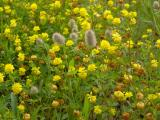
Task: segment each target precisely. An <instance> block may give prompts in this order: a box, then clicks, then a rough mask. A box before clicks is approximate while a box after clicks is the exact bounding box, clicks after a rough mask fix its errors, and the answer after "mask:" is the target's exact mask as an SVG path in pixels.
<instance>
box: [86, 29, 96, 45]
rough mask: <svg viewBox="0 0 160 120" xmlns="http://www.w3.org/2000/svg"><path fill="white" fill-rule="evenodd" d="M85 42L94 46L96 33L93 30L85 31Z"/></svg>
mask: <svg viewBox="0 0 160 120" xmlns="http://www.w3.org/2000/svg"><path fill="white" fill-rule="evenodd" d="M85 43H86V44H87V45H88V46H91V47H96V44H97V40H96V35H95V33H94V31H93V30H88V31H86V33H85Z"/></svg>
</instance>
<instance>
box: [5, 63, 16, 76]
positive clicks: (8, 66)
mask: <svg viewBox="0 0 160 120" xmlns="http://www.w3.org/2000/svg"><path fill="white" fill-rule="evenodd" d="M13 70H14V66H13V65H12V64H6V65H5V68H4V71H5V73H7V74H8V73H13Z"/></svg>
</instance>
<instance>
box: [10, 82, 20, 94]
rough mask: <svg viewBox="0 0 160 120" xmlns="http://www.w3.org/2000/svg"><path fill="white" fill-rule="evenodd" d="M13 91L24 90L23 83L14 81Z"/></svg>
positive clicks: (16, 92)
mask: <svg viewBox="0 0 160 120" xmlns="http://www.w3.org/2000/svg"><path fill="white" fill-rule="evenodd" d="M12 91H13V93H14V94H19V93H20V92H21V91H22V85H21V84H20V83H14V84H13V85H12Z"/></svg>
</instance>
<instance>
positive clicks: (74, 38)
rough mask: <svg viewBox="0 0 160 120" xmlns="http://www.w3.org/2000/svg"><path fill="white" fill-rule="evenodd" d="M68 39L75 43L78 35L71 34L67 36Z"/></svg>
mask: <svg viewBox="0 0 160 120" xmlns="http://www.w3.org/2000/svg"><path fill="white" fill-rule="evenodd" d="M69 37H70V38H71V39H72V40H73V41H74V42H77V40H78V34H77V33H75V32H73V33H71V34H70V35H69Z"/></svg>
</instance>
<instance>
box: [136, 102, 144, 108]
mask: <svg viewBox="0 0 160 120" xmlns="http://www.w3.org/2000/svg"><path fill="white" fill-rule="evenodd" d="M136 106H137V108H138V109H144V103H143V102H138V103H137V105H136Z"/></svg>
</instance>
